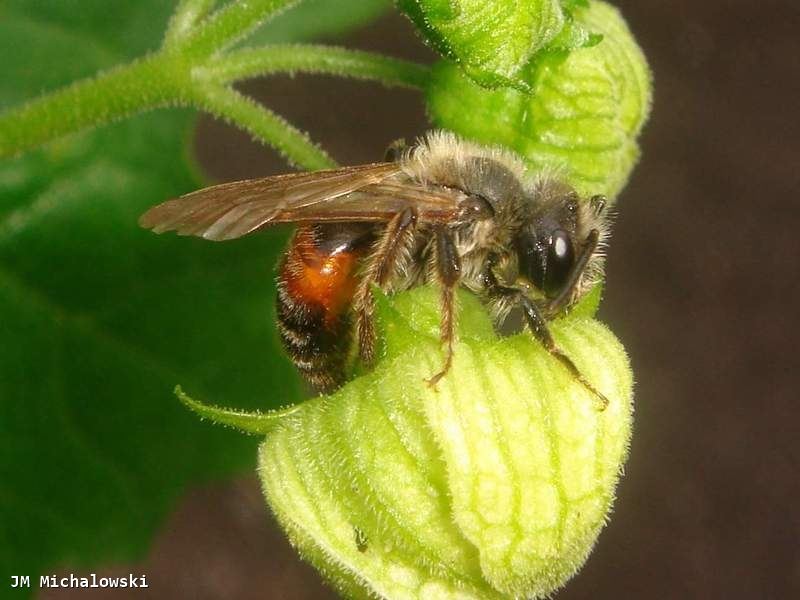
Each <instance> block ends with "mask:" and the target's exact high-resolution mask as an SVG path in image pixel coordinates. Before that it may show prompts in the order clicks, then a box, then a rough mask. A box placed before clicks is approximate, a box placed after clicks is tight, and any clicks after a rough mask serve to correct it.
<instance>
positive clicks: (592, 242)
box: [545, 229, 600, 317]
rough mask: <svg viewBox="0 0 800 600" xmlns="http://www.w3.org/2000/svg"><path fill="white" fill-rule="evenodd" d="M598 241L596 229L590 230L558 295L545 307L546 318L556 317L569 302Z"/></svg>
mask: <svg viewBox="0 0 800 600" xmlns="http://www.w3.org/2000/svg"><path fill="white" fill-rule="evenodd" d="M599 241H600V232H599V231H598V230H597V229H592V230H591V231H590V232H589V235H588V236H587V237H586V242H585V243H584V246H583V250H581V253H580V254H579V255H578V259H577V260H576V261H575V264H573V265H572V269H570V272H569V274H568V275H567V278H566V280H565V281H564V286H563V287H562V288H561V291H560V292H558V295H557V296H556V297H555V298H553V299H552V300H550V302H548V303H547V305H546V306H545V314H547V316H548V317H553V316H555V315H557V314H558V313H559V311H560V310H561V309H562V308H564V306H565V305H566V304H567V302H569V299H570V298H571V297H572V293H573V291H575V286H577V285H578V282H579V281H580V279H581V274H582V273H583V271H584V269H586V264H587V263H588V262H589V259H590V258H591V257H592V254H594V251H595V250H596V249H597V244H598V243H599Z"/></svg>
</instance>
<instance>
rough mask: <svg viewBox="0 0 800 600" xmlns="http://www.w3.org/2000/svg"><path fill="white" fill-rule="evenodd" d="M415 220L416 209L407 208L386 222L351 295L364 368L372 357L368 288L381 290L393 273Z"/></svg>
mask: <svg viewBox="0 0 800 600" xmlns="http://www.w3.org/2000/svg"><path fill="white" fill-rule="evenodd" d="M417 217H418V214H417V210H416V209H415V208H413V207H408V208H406V209H404V210H402V211H400V212H399V213H397V214H396V215H395V216H394V217H393V218H392V220H391V221H389V223H388V224H387V225H386V229H385V230H384V231H383V233H382V234H381V235H380V237H379V238H378V240H377V242H376V244H375V247H374V249H373V252H372V255H371V256H370V258H369V259H368V260H367V266H366V269H365V271H364V275H363V277H362V278H361V280H360V281H359V283H358V287H357V288H356V291H355V294H354V296H353V311H354V312H355V315H356V339H357V340H358V354H359V356H360V357H361V360H362V361H363V362H364V363H365V364H367V365H369V364H371V363H372V361H373V360H374V358H375V322H374V321H375V299H374V298H373V296H372V286H373V285H377V286H378V287H379V288H381V289H384V288H385V287H386V286H387V284H388V283H389V282H390V281H391V279H392V277H393V276H394V275H395V273H396V272H397V269H398V265H399V263H400V262H401V261H402V260H403V258H404V255H405V254H406V251H407V248H408V247H409V245H410V244H411V242H412V240H413V237H414V231H415V230H416V227H417Z"/></svg>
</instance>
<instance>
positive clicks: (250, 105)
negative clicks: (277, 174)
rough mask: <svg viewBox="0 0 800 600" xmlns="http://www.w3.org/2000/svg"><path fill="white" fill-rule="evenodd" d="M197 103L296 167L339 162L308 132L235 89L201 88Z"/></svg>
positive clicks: (196, 96) (307, 167)
mask: <svg viewBox="0 0 800 600" xmlns="http://www.w3.org/2000/svg"><path fill="white" fill-rule="evenodd" d="M195 103H196V104H198V105H199V107H200V108H202V109H203V110H206V111H207V112H209V113H211V114H212V115H214V116H216V117H219V118H220V119H225V120H226V121H228V122H229V123H232V124H234V125H236V126H237V127H240V128H241V129H244V130H245V131H247V132H249V133H250V134H251V135H252V136H253V137H255V138H256V139H257V140H259V141H261V142H263V143H265V144H268V145H270V146H272V147H273V148H275V149H276V150H278V151H279V152H280V153H281V154H283V156H284V157H286V159H287V160H288V161H289V162H290V163H292V164H293V165H295V166H297V167H301V168H303V169H308V170H316V169H330V168H333V167H335V166H336V161H334V160H333V159H332V158H331V157H330V156H328V155H327V154H326V153H325V151H324V150H322V149H321V148H319V147H318V146H317V145H316V144H314V142H312V141H311V140H310V139H309V138H308V136H307V135H306V134H305V133H303V132H302V131H300V130H299V129H296V128H295V127H293V126H292V125H291V124H290V123H289V122H287V121H286V120H285V119H283V118H282V117H280V116H279V115H277V114H275V113H274V112H272V111H271V110H269V109H268V108H266V107H264V106H261V105H260V104H258V103H257V102H255V101H254V100H252V99H251V98H248V97H247V96H243V95H242V94H240V93H239V92H237V91H236V90H234V89H231V88H229V87H225V86H221V85H206V86H202V87H198V88H197V94H196V95H195Z"/></svg>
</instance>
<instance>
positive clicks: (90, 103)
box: [0, 53, 188, 158]
mask: <svg viewBox="0 0 800 600" xmlns="http://www.w3.org/2000/svg"><path fill="white" fill-rule="evenodd" d="M187 76H188V73H186V71H185V70H184V69H180V68H179V67H177V66H176V64H174V61H173V60H172V57H171V55H168V54H163V53H162V54H154V55H151V56H147V57H144V58H142V59H139V60H135V61H133V62H131V63H129V64H126V65H121V66H119V67H115V68H113V69H110V70H108V71H105V72H102V73H100V74H99V75H97V76H95V77H92V78H89V79H84V80H81V81H78V82H76V83H73V84H72V85H69V86H67V87H65V88H62V89H60V90H57V91H55V92H53V93H51V94H47V95H44V96H41V97H40V98H37V99H35V100H32V101H30V102H28V103H26V104H23V105H22V106H19V107H15V108H12V109H10V110H7V111H5V112H4V113H1V114H0V158H3V157H7V156H12V155H15V154H17V153H20V152H22V151H24V150H28V149H30V148H33V147H35V146H38V145H40V144H43V143H45V142H48V141H50V140H53V139H55V138H58V137H60V136H62V135H66V134H68V133H73V132H75V131H79V130H81V129H84V128H87V127H90V126H96V125H100V124H104V123H109V122H111V121H115V120H118V119H121V118H123V117H127V116H130V115H133V114H134V113H137V112H142V111H145V110H150V109H153V108H158V107H162V106H168V105H178V104H182V103H183V102H182V98H183V97H184V95H185V94H184V92H183V90H184V89H186V88H187V87H188V86H187V81H186V77H187Z"/></svg>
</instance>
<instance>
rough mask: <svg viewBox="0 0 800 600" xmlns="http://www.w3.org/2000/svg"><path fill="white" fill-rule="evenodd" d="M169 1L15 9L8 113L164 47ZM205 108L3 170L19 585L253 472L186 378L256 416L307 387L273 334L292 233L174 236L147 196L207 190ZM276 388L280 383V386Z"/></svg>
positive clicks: (2, 332)
mask: <svg viewBox="0 0 800 600" xmlns="http://www.w3.org/2000/svg"><path fill="white" fill-rule="evenodd" d="M165 4H166V3H163V2H161V1H160V0H149V1H146V2H145V1H140V2H137V3H130V4H126V5H124V6H121V7H120V8H119V9H117V8H115V9H114V10H113V11H110V10H109V8H108V4H107V2H99V1H96V2H89V1H87V2H81V3H74V2H71V3H67V2H63V1H62V0H58V1H56V0H53V1H51V2H37V3H31V2H24V1H18V2H7V3H5V4H4V5H3V7H2V8H0V11H2V12H0V55H2V56H5V57H9V56H13V57H14V60H4V61H2V62H1V63H0V108H5V107H7V106H8V105H9V104H11V103H13V102H18V101H20V100H22V99H25V98H27V97H30V96H32V95H34V94H37V93H40V92H41V91H44V90H47V89H50V88H53V87H55V86H58V85H63V84H65V83H68V82H69V81H70V80H71V79H73V78H75V77H78V76H85V75H89V74H91V73H92V72H94V71H95V70H97V69H100V68H107V67H110V66H112V65H114V64H116V63H118V62H122V61H123V60H126V59H128V58H130V57H131V56H133V55H136V54H138V53H139V52H141V51H143V50H145V49H148V48H153V47H154V46H155V45H156V44H157V42H158V39H159V36H160V35H161V32H162V31H163V28H164V27H165V25H166V21H167V13H168V9H169V8H171V7H168V6H165ZM193 126H194V118H193V116H192V115H191V114H190V113H189V112H187V111H169V112H166V111H164V112H158V113H153V114H150V115H145V116H141V117H137V118H135V119H133V120H130V121H125V122H122V123H118V124H116V125H114V126H110V127H106V128H102V129H99V130H96V131H93V132H89V133H84V134H80V135H74V136H71V137H69V138H66V139H63V140H60V141H58V142H56V143H53V144H50V145H49V146H47V147H45V148H42V149H40V150H38V151H35V152H31V153H28V154H26V155H24V156H22V157H19V158H16V159H13V160H8V161H4V162H2V163H0V576H2V577H4V578H5V577H7V576H8V575H11V574H30V575H31V577H32V579H34V580H36V579H37V577H36V576H37V575H38V574H40V573H43V572H45V570H47V569H50V568H52V567H54V566H55V565H57V564H63V563H65V562H68V563H70V564H77V565H81V566H88V565H91V564H97V563H99V562H101V561H102V562H109V561H112V560H114V561H120V560H130V559H132V558H134V557H137V556H140V555H141V553H142V552H143V551H144V550H145V549H146V547H147V543H148V541H149V538H150V537H151V535H152V533H153V531H154V530H155V528H156V527H157V526H158V524H159V523H160V521H161V520H162V519H163V518H164V516H165V515H166V513H167V512H168V511H169V510H170V509H171V508H172V506H173V505H174V503H175V501H176V499H177V498H178V497H179V496H180V494H181V493H182V491H183V490H184V489H185V488H186V486H187V485H188V484H189V483H191V482H195V481H199V480H207V479H209V478H212V477H220V476H223V475H226V474H229V473H232V472H234V471H239V470H244V469H246V468H247V467H248V466H251V465H252V464H253V461H254V450H255V445H254V442H253V441H252V440H249V439H247V438H244V437H242V436H241V435H238V434H236V433H235V432H232V431H227V430H224V429H221V428H210V427H208V426H206V425H205V424H203V423H200V422H199V421H198V419H197V418H196V417H195V416H194V415H192V414H191V413H190V412H189V411H187V410H186V409H185V408H184V407H183V406H181V405H180V404H179V403H178V402H177V401H176V400H175V398H174V396H173V395H172V389H173V387H174V386H175V384H178V383H181V384H183V385H185V387H186V388H187V390H189V391H191V392H192V393H196V394H198V395H201V396H203V397H205V396H210V397H211V396H213V397H215V398H220V399H224V401H225V403H226V404H227V405H231V406H237V407H242V408H256V407H258V408H262V409H264V408H270V407H277V406H280V405H285V404H289V403H291V402H292V401H295V400H296V399H297V398H298V397H299V396H300V393H301V388H300V383H299V382H298V380H297V378H296V377H295V376H294V375H293V374H292V371H291V369H290V367H289V364H288V361H287V360H286V359H285V358H283V356H282V353H281V352H280V350H279V342H278V339H277V336H276V334H275V332H274V328H273V320H274V309H273V304H274V283H273V278H274V275H273V265H274V262H275V257H276V254H277V253H278V252H279V250H280V249H281V248H282V246H283V244H284V243H285V233H284V232H280V231H276V232H270V233H269V234H266V235H263V236H254V237H252V238H250V239H246V240H242V241H239V242H232V243H228V244H212V243H209V242H205V241H203V240H196V239H185V238H178V237H175V236H164V237H158V236H155V235H153V234H152V233H150V232H147V231H143V230H141V229H140V228H139V227H138V226H137V217H138V216H139V214H141V212H143V211H144V210H145V209H146V208H147V207H149V206H151V205H152V204H154V203H157V202H160V201H162V200H164V199H166V198H169V197H172V196H175V195H178V194H181V193H184V192H187V191H189V190H191V189H194V188H196V187H198V186H199V185H200V184H201V178H200V177H199V175H198V173H197V170H196V168H195V167H194V165H193V164H192V162H191V160H189V158H188V151H187V142H188V141H190V140H191V134H192V130H193ZM262 391H263V392H262Z"/></svg>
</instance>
